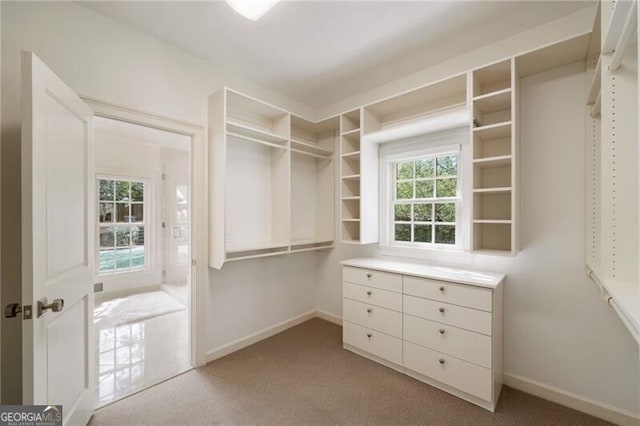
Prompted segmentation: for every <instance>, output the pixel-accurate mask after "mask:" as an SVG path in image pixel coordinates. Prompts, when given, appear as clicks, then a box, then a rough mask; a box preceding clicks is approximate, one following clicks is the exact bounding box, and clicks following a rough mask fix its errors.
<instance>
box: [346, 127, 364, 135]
mask: <svg viewBox="0 0 640 426" xmlns="http://www.w3.org/2000/svg"><path fill="white" fill-rule="evenodd" d="M357 133H360V127H356V128H353V129H351V130H348V131H346V132H343V133H342V136H349V135H355V134H357Z"/></svg>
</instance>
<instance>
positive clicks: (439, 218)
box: [435, 203, 456, 222]
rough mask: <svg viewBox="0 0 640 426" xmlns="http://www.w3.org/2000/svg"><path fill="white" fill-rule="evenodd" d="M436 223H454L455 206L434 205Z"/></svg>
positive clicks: (449, 204)
mask: <svg viewBox="0 0 640 426" xmlns="http://www.w3.org/2000/svg"><path fill="white" fill-rule="evenodd" d="M435 211H436V222H455V221H456V205H455V204H454V203H447V204H436V207H435Z"/></svg>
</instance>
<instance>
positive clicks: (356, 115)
mask: <svg viewBox="0 0 640 426" xmlns="http://www.w3.org/2000/svg"><path fill="white" fill-rule="evenodd" d="M340 131H341V132H342V134H343V135H346V134H350V135H351V134H354V133H360V108H358V109H354V110H353V111H349V112H346V113H344V114H342V116H341V130H340Z"/></svg>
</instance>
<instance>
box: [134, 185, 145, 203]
mask: <svg viewBox="0 0 640 426" xmlns="http://www.w3.org/2000/svg"><path fill="white" fill-rule="evenodd" d="M131 201H144V184H143V183H142V182H131Z"/></svg>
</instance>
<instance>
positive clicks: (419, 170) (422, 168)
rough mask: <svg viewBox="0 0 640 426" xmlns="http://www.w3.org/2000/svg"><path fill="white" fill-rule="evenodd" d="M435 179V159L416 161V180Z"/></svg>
mask: <svg viewBox="0 0 640 426" xmlns="http://www.w3.org/2000/svg"><path fill="white" fill-rule="evenodd" d="M426 177H433V158H429V159H427V160H417V161H416V178H426Z"/></svg>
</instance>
